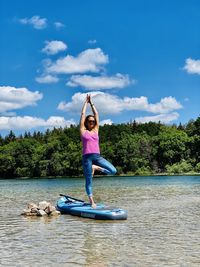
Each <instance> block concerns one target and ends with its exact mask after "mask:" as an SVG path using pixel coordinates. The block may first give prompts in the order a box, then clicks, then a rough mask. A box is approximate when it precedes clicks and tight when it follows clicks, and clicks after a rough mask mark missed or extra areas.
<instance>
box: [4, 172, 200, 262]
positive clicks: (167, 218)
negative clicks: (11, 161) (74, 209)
mask: <svg viewBox="0 0 200 267" xmlns="http://www.w3.org/2000/svg"><path fill="white" fill-rule="evenodd" d="M93 186H94V196H95V199H96V201H97V202H101V203H105V204H108V205H112V206H117V207H121V208H124V209H126V210H127V211H128V220H126V221H97V220H92V219H85V218H79V217H74V216H70V215H61V216H58V217H53V218H39V217H36V218H35V217H34V218H30V217H29V218H28V217H23V216H21V215H20V213H21V212H22V210H23V209H24V208H25V207H26V205H27V203H28V202H32V201H33V202H36V203H38V202H39V201H42V200H47V201H50V202H51V203H53V204H55V203H56V200H57V199H58V198H59V194H60V193H65V194H69V195H72V196H74V197H76V198H82V199H85V200H87V198H86V197H85V192H84V180H83V179H78V178H62V179H29V180H23V179H21V180H11V179H8V180H0V188H1V190H0V251H1V256H0V266H69V267H70V266H100V267H103V266H142V267H145V266H148V267H149V266H182V267H185V266H189V267H193V266H200V177H198V176H196V177H195V176H182V177H166V176H165V177H102V178H95V179H94V184H93Z"/></svg>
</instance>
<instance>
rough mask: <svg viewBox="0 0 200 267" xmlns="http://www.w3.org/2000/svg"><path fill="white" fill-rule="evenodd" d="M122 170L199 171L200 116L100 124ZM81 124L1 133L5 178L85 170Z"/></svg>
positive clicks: (110, 155) (0, 167) (0, 165)
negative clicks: (166, 121) (179, 121)
mask: <svg viewBox="0 0 200 267" xmlns="http://www.w3.org/2000/svg"><path fill="white" fill-rule="evenodd" d="M99 136H100V147H101V154H102V156H104V157H105V158H106V159H108V160H109V161H110V162H112V163H113V165H114V166H116V168H117V170H118V175H159V174H160V175H161V174H185V173H187V174H200V117H198V118H197V119H196V120H190V121H189V122H188V123H186V124H185V125H181V124H179V125H170V126H169V125H164V124H161V123H155V122H148V123H144V124H140V123H136V122H135V121H132V122H130V123H127V124H113V125H104V126H101V127H100V132H99ZM81 154H82V146H81V140H80V135H79V127H78V126H74V125H71V127H69V128H58V129H56V128H55V129H52V130H47V131H46V132H45V133H42V132H40V131H37V132H34V133H30V132H25V133H24V135H20V136H15V134H14V133H13V131H10V133H9V134H8V135H7V136H5V137H2V136H0V178H17V177H50V176H51V177H52V176H53V177H56V176H59V177H60V176H63V177H65V176H73V177H76V176H83V170H82V157H81Z"/></svg>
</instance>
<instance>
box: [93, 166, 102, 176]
mask: <svg viewBox="0 0 200 267" xmlns="http://www.w3.org/2000/svg"><path fill="white" fill-rule="evenodd" d="M95 171H102V168H101V167H99V166H97V165H94V164H93V165H92V176H94V173H95Z"/></svg>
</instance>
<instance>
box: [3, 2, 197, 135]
mask: <svg viewBox="0 0 200 267" xmlns="http://www.w3.org/2000/svg"><path fill="white" fill-rule="evenodd" d="M199 25H200V1H198V0H190V1H189V0H176V1H174V0H168V1H160V0H152V1H150V0H67V1H66V0H57V1H55V0H43V1H40V0H30V1H25V0H20V1H14V0H1V1H0V32H1V35H0V36H1V40H0V58H1V60H0V134H1V135H5V134H7V133H8V132H9V131H10V130H13V131H14V132H15V133H16V134H20V133H24V132H25V131H31V132H33V131H35V130H36V131H37V130H40V131H45V130H46V129H47V128H50V129H51V128H53V127H66V126H70V125H71V124H78V123H79V117H80V112H81V109H82V105H83V102H84V100H85V98H86V95H87V94H91V96H92V99H93V102H94V104H95V106H96V108H97V110H98V111H99V115H100V123H101V125H104V124H113V123H114V124H117V123H128V122H130V121H133V120H136V121H137V122H140V123H145V122H148V121H155V122H158V121H160V122H162V123H165V124H177V125H178V124H179V123H182V124H185V123H187V122H188V121H189V120H190V119H194V120H195V119H196V118H197V117H198V116H199V115H200V112H199V111H200V108H199V107H200V104H199V103H200V27H199ZM90 113H91V109H90V107H89V106H88V108H87V114H90Z"/></svg>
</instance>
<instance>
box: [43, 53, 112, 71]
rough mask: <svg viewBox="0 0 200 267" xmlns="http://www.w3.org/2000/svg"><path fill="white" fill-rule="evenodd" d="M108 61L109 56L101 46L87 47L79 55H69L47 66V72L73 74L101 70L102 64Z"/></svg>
mask: <svg viewBox="0 0 200 267" xmlns="http://www.w3.org/2000/svg"><path fill="white" fill-rule="evenodd" d="M107 63H108V56H107V55H105V54H104V53H103V51H102V50H101V49H100V48H96V49H87V50H85V51H83V52H81V53H80V54H79V55H78V56H77V57H74V56H71V55H67V56H66V57H63V58H60V59H58V60H57V61H56V62H55V63H53V62H51V63H50V64H49V62H48V64H47V65H46V66H45V67H46V72H48V73H57V74H59V73H60V74H72V73H84V72H99V71H100V70H101V69H102V65H105V64H107Z"/></svg>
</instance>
